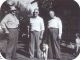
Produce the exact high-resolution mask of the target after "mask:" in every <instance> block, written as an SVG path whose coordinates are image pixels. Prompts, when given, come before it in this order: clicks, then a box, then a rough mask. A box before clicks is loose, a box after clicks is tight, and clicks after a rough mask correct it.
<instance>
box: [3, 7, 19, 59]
mask: <svg viewBox="0 0 80 60" xmlns="http://www.w3.org/2000/svg"><path fill="white" fill-rule="evenodd" d="M15 14H16V8H15V7H14V6H10V13H8V14H7V15H6V16H5V17H4V18H3V20H2V21H1V24H2V28H3V30H4V32H5V34H6V35H7V36H8V44H7V49H6V58H7V59H8V60H11V59H15V58H16V47H17V43H18V25H19V20H18V19H17V17H16V15H15Z"/></svg>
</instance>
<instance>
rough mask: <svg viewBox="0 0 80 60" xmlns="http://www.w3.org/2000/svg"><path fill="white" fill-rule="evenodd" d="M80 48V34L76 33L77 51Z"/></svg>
mask: <svg viewBox="0 0 80 60" xmlns="http://www.w3.org/2000/svg"><path fill="white" fill-rule="evenodd" d="M79 50H80V34H79V33H76V52H79Z"/></svg>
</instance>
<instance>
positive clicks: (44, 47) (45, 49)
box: [41, 42, 49, 60]
mask: <svg viewBox="0 0 80 60" xmlns="http://www.w3.org/2000/svg"><path fill="white" fill-rule="evenodd" d="M48 48H49V47H48V44H47V43H46V42H43V43H42V44H41V51H42V53H41V57H42V58H43V59H44V60H47V57H48Z"/></svg>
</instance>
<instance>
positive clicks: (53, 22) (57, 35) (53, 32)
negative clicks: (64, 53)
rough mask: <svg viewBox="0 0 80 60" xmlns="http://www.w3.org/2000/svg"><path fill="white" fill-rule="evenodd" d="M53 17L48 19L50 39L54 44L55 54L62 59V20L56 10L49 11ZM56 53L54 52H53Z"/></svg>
mask: <svg viewBox="0 0 80 60" xmlns="http://www.w3.org/2000/svg"><path fill="white" fill-rule="evenodd" d="M49 15H50V17H51V19H50V20H49V21H48V30H49V34H50V38H51V39H50V41H51V45H52V52H53V51H54V50H55V55H56V58H57V59H58V60H60V58H61V57H60V43H59V42H60V41H59V40H60V39H61V36H62V22H61V20H60V18H59V17H56V16H55V13H54V11H52V10H51V11H49ZM53 54H54V53H53Z"/></svg>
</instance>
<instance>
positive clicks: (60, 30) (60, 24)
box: [59, 19, 62, 39]
mask: <svg viewBox="0 0 80 60" xmlns="http://www.w3.org/2000/svg"><path fill="white" fill-rule="evenodd" d="M61 36H62V21H61V19H60V20H59V39H61Z"/></svg>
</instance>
